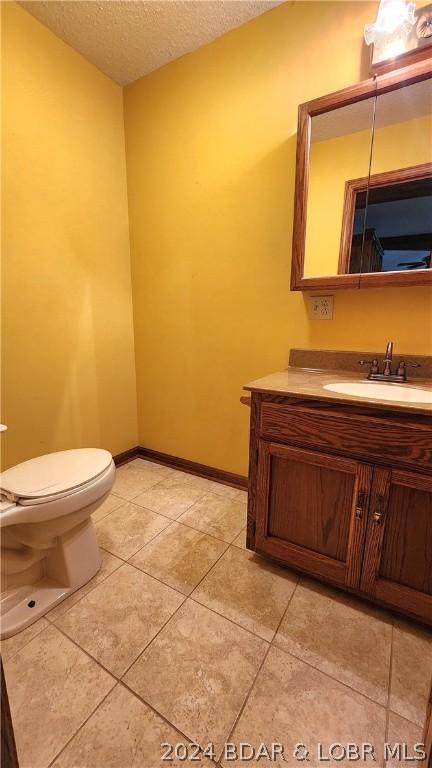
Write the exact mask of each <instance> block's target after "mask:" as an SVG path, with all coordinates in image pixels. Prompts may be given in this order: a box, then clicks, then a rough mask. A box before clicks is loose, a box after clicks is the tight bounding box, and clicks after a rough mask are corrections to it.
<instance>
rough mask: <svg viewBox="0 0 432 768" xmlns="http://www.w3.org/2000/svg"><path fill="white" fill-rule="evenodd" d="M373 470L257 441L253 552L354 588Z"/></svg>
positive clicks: (310, 452)
mask: <svg viewBox="0 0 432 768" xmlns="http://www.w3.org/2000/svg"><path fill="white" fill-rule="evenodd" d="M371 478H372V468H371V467H369V466H367V465H364V464H359V463H358V462H356V461H352V460H350V459H343V458H338V457H334V456H326V455H325V454H320V453H315V452H314V451H303V450H300V449H297V448H291V447H288V446H284V445H277V444H274V443H267V442H265V441H261V442H260V445H259V466H258V484H259V493H258V504H257V530H256V548H257V551H260V552H262V553H264V554H268V555H271V556H273V557H277V558H278V559H280V560H283V561H285V562H286V563H287V564H290V565H293V566H294V567H297V568H300V569H302V570H306V571H309V572H310V573H314V574H316V575H319V576H323V577H325V578H328V579H331V580H332V581H334V582H337V583H340V584H346V585H349V586H358V585H359V581H360V568H361V560H362V555H363V546H364V537H365V529H366V517H367V515H366V513H367V505H368V496H369V488H370V483H371Z"/></svg>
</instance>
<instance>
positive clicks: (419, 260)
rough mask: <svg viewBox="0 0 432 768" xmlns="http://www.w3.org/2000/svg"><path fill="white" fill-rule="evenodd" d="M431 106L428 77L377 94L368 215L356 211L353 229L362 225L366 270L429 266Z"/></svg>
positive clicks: (431, 88)
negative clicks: (403, 86)
mask: <svg viewBox="0 0 432 768" xmlns="http://www.w3.org/2000/svg"><path fill="white" fill-rule="evenodd" d="M431 105H432V81H431V80H430V79H429V80H424V81H422V82H419V83H415V84H413V85H409V86H406V87H405V88H399V89H397V90H394V91H390V92H389V93H385V94H382V95H380V96H379V97H378V98H377V103H376V116H375V131H374V142H373V150H372V162H371V170H370V187H369V192H368V200H367V212H366V219H365V217H364V210H363V212H361V210H360V209H359V210H358V211H357V210H356V212H355V224H354V230H353V240H354V237H355V236H356V234H357V233H358V231H359V229H361V227H362V224H364V247H363V251H362V267H361V269H362V272H391V271H395V272H400V271H405V270H407V271H412V270H417V269H430V268H431V253H432V115H431ZM359 202H360V201H359ZM359 208H360V206H359ZM356 209H357V204H356ZM353 266H354V265H353ZM349 271H351V263H350V268H349Z"/></svg>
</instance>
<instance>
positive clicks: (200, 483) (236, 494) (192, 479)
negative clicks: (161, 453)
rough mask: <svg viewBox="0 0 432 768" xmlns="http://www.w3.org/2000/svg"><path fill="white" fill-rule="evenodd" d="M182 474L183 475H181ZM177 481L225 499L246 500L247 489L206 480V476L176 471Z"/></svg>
mask: <svg viewBox="0 0 432 768" xmlns="http://www.w3.org/2000/svg"><path fill="white" fill-rule="evenodd" d="M181 475H183V477H181ZM176 478H177V480H178V482H181V483H184V484H187V485H189V486H191V487H193V488H196V489H197V490H201V491H202V492H203V493H215V494H216V495H218V496H224V498H226V499H237V500H238V501H245V502H247V491H243V490H241V489H240V488H232V487H231V486H230V485H225V484H224V483H218V482H216V481H215V480H208V479H207V478H206V477H199V476H198V475H191V474H189V473H188V472H181V473H180V472H176Z"/></svg>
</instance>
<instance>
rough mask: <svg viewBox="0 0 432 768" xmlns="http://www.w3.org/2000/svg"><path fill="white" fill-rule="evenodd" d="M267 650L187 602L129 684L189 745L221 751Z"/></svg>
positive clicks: (134, 670)
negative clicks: (210, 743) (186, 737)
mask: <svg viewBox="0 0 432 768" xmlns="http://www.w3.org/2000/svg"><path fill="white" fill-rule="evenodd" d="M267 647H268V646H267V643H265V642H264V641H263V640H260V639H259V638H257V637H254V636H253V635H251V634H250V633H248V632H246V631H245V630H244V629H241V628H240V627H237V626H235V625H234V624H232V623H231V622H229V621H227V620H226V619H224V618H222V617H221V616H218V615H217V614H215V613H213V612H212V611H209V610H208V609H207V608H204V607H203V606H201V605H198V604H197V603H194V602H193V601H191V600H188V601H187V602H186V603H185V605H183V606H182V607H181V608H180V610H179V611H178V613H177V614H176V615H175V616H174V617H173V618H172V619H171V621H169V622H168V624H167V625H166V626H165V627H164V629H163V630H162V632H160V634H159V635H158V637H157V638H156V639H155V640H154V641H153V643H152V644H151V645H150V646H149V647H148V648H147V649H146V651H145V652H144V653H143V654H142V656H141V657H140V658H139V659H138V661H137V662H136V663H135V664H134V665H133V667H132V668H131V669H130V670H129V672H128V673H127V674H126V676H125V681H126V683H127V684H128V685H129V686H130V687H131V688H132V689H133V690H135V691H137V693H138V694H139V695H140V696H142V697H143V698H144V699H145V700H146V701H147V702H148V703H149V704H150V705H151V706H152V707H154V708H155V709H156V710H157V711H158V712H160V713H161V714H162V715H163V716H164V717H166V718H167V720H169V722H170V723H172V724H173V725H174V726H175V727H176V728H178V729H179V730H180V731H182V733H185V734H186V736H188V737H189V738H190V739H192V740H193V741H197V742H198V743H200V744H201V745H205V744H207V743H208V742H210V741H211V742H214V743H215V744H217V745H218V748H219V749H221V748H222V743H223V741H224V740H225V739H226V738H227V737H228V734H229V732H230V730H231V728H232V726H233V724H234V721H235V718H236V717H237V716H238V713H239V712H240V708H241V706H242V704H243V702H244V700H245V697H246V694H247V692H248V690H249V688H250V686H251V684H252V681H253V679H254V676H255V674H256V673H257V671H258V669H259V666H260V663H261V662H262V659H263V658H264V654H265V651H266V649H267Z"/></svg>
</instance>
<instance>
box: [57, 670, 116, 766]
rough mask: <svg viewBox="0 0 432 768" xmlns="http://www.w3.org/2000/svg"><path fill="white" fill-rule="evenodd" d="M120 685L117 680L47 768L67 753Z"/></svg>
mask: <svg viewBox="0 0 432 768" xmlns="http://www.w3.org/2000/svg"><path fill="white" fill-rule="evenodd" d="M118 685H119V681H118V680H116V682H115V685H113V687H112V688H110V689H109V691H108V693H107V694H105V696H104V697H103V699H101V700H100V702H99V703H98V704H97V705H96V707H95V708H94V709H93V711H92V712H90V714H89V715H88V717H86V719H85V720H83V722H82V723H81V725H80V726H79V727H78V728H77V730H76V731H74V733H73V734H72V736H71V737H70V739H68V741H67V742H66V744H64V745H63V746H62V748H61V749H60V750H59V752H57V754H56V755H55V756H54V757H53V759H52V760H51V761H50V762H49V763H48V765H47V768H51V766H52V765H53V764H54V763H55V761H56V760H57V759H58V758H59V757H60V755H61V754H63V752H64V751H65V749H66V748H67V747H68V746H69V744H70V743H71V741H73V740H74V738H75V736H78V734H79V732H80V731H82V729H83V728H84V726H85V725H86V723H87V722H88V721H89V720H90V718H91V717H93V715H94V714H95V713H96V712H97V710H98V709H99V707H100V706H102V704H103V703H104V701H105V700H106V699H107V698H108V696H109V695H110V694H111V693H112V692H113V691H115V689H116V688H117V686H118Z"/></svg>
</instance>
